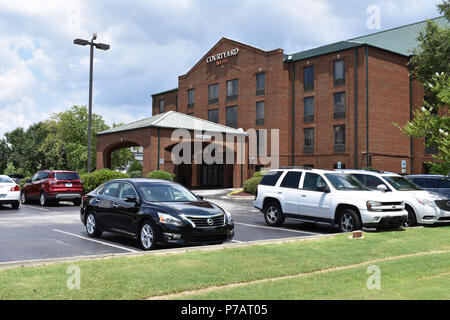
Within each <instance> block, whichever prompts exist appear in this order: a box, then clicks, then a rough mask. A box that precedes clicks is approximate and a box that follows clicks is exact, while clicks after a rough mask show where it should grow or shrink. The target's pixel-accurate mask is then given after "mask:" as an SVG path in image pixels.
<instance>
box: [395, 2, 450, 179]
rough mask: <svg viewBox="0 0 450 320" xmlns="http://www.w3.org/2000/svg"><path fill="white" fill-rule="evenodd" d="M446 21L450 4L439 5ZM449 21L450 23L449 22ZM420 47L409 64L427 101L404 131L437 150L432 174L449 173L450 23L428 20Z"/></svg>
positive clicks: (449, 11) (431, 167) (431, 169)
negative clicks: (442, 23)
mask: <svg viewBox="0 0 450 320" xmlns="http://www.w3.org/2000/svg"><path fill="white" fill-rule="evenodd" d="M438 8H439V11H440V13H442V14H444V16H445V17H446V19H447V21H448V19H449V17H450V1H449V0H445V1H443V3H442V4H439V5H438ZM448 22H449V21H448ZM417 39H418V40H419V41H420V45H419V46H418V48H417V49H416V50H415V56H413V57H412V58H411V61H410V64H411V67H412V74H413V76H414V77H416V78H417V79H418V80H420V82H421V83H422V84H423V85H424V88H425V95H426V99H425V101H424V103H423V106H422V107H421V108H419V109H417V110H415V111H414V112H413V121H410V122H408V123H407V124H406V125H405V126H404V127H403V128H401V130H402V131H403V132H404V133H405V134H406V135H408V136H410V137H413V138H417V139H419V138H422V139H423V138H425V145H426V146H428V147H435V148H436V149H437V153H436V154H433V158H434V160H435V161H432V162H429V163H428V164H429V165H430V171H431V172H432V173H436V174H444V175H448V174H450V136H449V132H450V114H449V106H450V78H449V75H450V24H447V25H446V26H444V27H439V26H438V25H437V24H436V23H434V22H432V21H427V25H426V28H425V30H424V31H423V32H421V33H420V35H419V36H418V38H417Z"/></svg>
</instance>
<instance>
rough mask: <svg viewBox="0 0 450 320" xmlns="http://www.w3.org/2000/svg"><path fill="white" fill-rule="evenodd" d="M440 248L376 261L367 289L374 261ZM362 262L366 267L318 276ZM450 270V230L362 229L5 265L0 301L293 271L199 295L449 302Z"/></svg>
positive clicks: (180, 287)
mask: <svg viewBox="0 0 450 320" xmlns="http://www.w3.org/2000/svg"><path fill="white" fill-rule="evenodd" d="M437 250H441V251H449V252H442V253H434V254H426V255H418V256H411V257H402V258H398V259H393V260H387V261H378V262H376V263H374V264H376V265H377V266H379V268H380V270H381V289H380V290H376V289H375V290H368V289H367V287H366V281H367V279H368V277H369V276H370V274H368V273H367V272H366V271H367V266H368V265H370V264H371V263H370V261H372V260H375V259H383V258H389V257H396V256H401V255H410V254H414V253H419V252H430V251H437ZM363 262H368V264H367V265H362V266H356V267H352V268H348V269H340V270H339V269H338V270H336V271H333V272H324V273H317V271H320V270H326V269H330V268H335V267H341V266H349V265H353V264H358V263H363ZM70 265H76V266H78V267H79V268H80V270H81V289H79V290H76V289H75V290H69V289H68V288H67V286H66V282H67V279H68V277H69V276H70V275H69V274H67V268H68V267H69V266H70ZM313 272H316V273H313ZM308 273H312V274H308ZM449 273H450V227H440V228H418V229H407V230H405V231H396V232H392V231H390V232H380V233H364V238H363V239H357V240H354V239H349V235H348V234H340V235H337V236H335V237H330V238H322V239H317V240H312V241H298V242H290V243H284V244H270V245H252V246H248V247H239V248H229V249H222V250H217V251H203V252H188V253H182V254H169V255H144V256H138V257H121V258H111V259H105V260H91V261H81V262H74V263H63V264H57V265H51V266H40V267H24V268H15V269H7V270H0V299H145V298H149V297H152V296H160V295H166V294H173V293H179V292H182V291H188V290H198V289H202V288H207V287H211V286H222V285H227V284H234V283H241V282H250V281H255V280H262V279H270V278H276V277H282V276H289V275H296V274H306V275H303V276H301V277H294V278H290V279H285V280H276V281H267V282H263V283H256V284H248V285H244V286H240V287H232V288H219V289H218V290H214V291H211V292H206V293H202V294H200V295H196V296H195V298H206V299H209V298H215V299H222V298H224V299H227V298H230V299H241V298H242V299H340V298H349V299H353V298H358V299H360V298H363V299H365V298H367V299H372V298H375V299H380V298H381V299H383V298H389V299H391V298H392V299H396V298H400V299H420V298H425V299H430V298H431V299H449V298H450V296H449V293H450V290H449V289H450V276H449ZM191 297H194V296H192V295H191V296H184V297H183V298H191Z"/></svg>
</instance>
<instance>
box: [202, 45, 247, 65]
mask: <svg viewBox="0 0 450 320" xmlns="http://www.w3.org/2000/svg"><path fill="white" fill-rule="evenodd" d="M238 53H239V48H235V49H232V50H228V51H224V52H221V53H218V54H215V55H213V56H209V57H208V58H206V63H211V62H216V61H219V60H222V59H225V58H228V57H232V56H235V55H237V54H238Z"/></svg>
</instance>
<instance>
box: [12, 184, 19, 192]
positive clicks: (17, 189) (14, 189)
mask: <svg viewBox="0 0 450 320" xmlns="http://www.w3.org/2000/svg"><path fill="white" fill-rule="evenodd" d="M11 191H13V192H14V191H20V187H19V186H18V185H15V186H14V187H12V188H11Z"/></svg>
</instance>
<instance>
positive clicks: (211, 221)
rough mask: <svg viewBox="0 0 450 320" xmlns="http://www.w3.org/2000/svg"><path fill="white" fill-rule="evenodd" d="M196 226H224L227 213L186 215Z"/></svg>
mask: <svg viewBox="0 0 450 320" xmlns="http://www.w3.org/2000/svg"><path fill="white" fill-rule="evenodd" d="M185 218H186V219H188V220H190V221H191V222H192V223H193V224H194V225H195V227H196V228H209V227H222V226H224V225H225V215H223V214H220V215H217V216H211V217H200V216H186V217H185Z"/></svg>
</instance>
